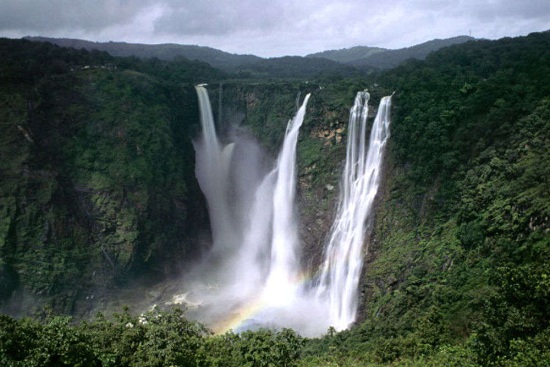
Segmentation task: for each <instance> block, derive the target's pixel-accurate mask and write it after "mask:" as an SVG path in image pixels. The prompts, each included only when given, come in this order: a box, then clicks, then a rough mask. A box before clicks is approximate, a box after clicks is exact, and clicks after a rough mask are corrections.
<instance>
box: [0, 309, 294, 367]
mask: <svg viewBox="0 0 550 367" xmlns="http://www.w3.org/2000/svg"><path fill="white" fill-rule="evenodd" d="M0 326H1V327H0V363H1V364H2V366H10V367H11V366H14V367H15V366H24V367H27V366H28V367H31V366H36V367H38V366H105V367H108V366H113V367H114V366H117V367H124V366H128V367H130V366H132V367H145V366H158V367H161V366H200V367H206V366H212V367H214V366H224V367H239V366H251V367H255V366H258V367H262V366H266V367H275V366H276V367H279V366H281V367H291V366H296V362H297V360H298V358H299V353H300V350H301V348H302V345H303V339H302V338H301V337H300V336H298V335H297V334H296V333H295V332H294V331H292V330H289V329H283V330H281V331H272V330H266V329H262V330H258V331H254V332H253V331H246V332H243V333H242V334H240V335H237V334H233V333H227V334H224V335H220V336H212V335H211V333H210V332H209V331H208V330H207V329H206V328H205V327H204V326H202V325H201V324H199V323H196V322H192V321H189V320H187V319H186V318H185V317H184V312H183V311H182V310H181V309H178V308H174V309H171V310H164V311H160V310H158V309H154V310H152V311H150V312H147V313H145V314H143V315H141V316H133V315H131V314H130V313H129V311H128V310H127V309H125V310H124V312H123V313H121V314H118V315H114V319H113V320H108V319H106V318H105V316H103V315H102V314H98V315H97V317H96V319H95V320H93V321H90V322H84V323H82V324H80V325H71V324H70V319H69V318H62V317H53V318H48V319H46V320H45V321H44V322H43V323H40V322H39V321H35V320H34V321H33V320H29V319H23V320H19V321H18V320H14V319H12V318H10V317H8V316H3V315H0Z"/></svg>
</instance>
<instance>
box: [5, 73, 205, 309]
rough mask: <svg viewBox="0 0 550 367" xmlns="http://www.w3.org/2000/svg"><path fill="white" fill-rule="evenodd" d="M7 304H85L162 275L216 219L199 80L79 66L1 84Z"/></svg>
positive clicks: (185, 257) (191, 251)
mask: <svg viewBox="0 0 550 367" xmlns="http://www.w3.org/2000/svg"><path fill="white" fill-rule="evenodd" d="M0 104H1V106H2V108H1V109H0V113H1V114H2V116H1V118H0V123H1V124H2V126H1V129H2V131H3V133H2V142H1V144H0V149H1V153H2V162H1V163H0V164H1V167H0V168H1V173H2V181H1V185H0V197H1V205H0V210H1V213H2V216H1V218H2V222H1V225H0V255H1V262H0V283H1V284H2V288H1V289H0V304H1V305H2V307H3V310H4V311H5V312H8V313H12V314H20V313H23V314H29V313H33V312H37V311H39V310H40V309H42V307H43V306H44V305H48V306H49V307H51V308H52V309H53V310H54V311H56V312H61V313H68V314H72V313H79V312H83V310H84V309H85V308H87V307H92V306H93V304H94V303H97V302H102V301H103V300H102V296H105V295H106V294H107V292H108V291H109V289H113V288H114V287H116V286H120V285H123V284H125V283H126V282H127V281H129V280H131V279H136V278H146V279H147V278H148V279H162V278H163V277H166V276H168V275H170V274H174V273H176V272H178V271H179V270H180V267H181V266H184V265H183V264H185V263H186V262H187V261H190V259H192V258H193V256H194V255H195V254H196V252H197V251H198V250H197V238H198V236H200V235H202V234H201V229H203V228H206V227H207V217H206V211H205V205H204V201H203V199H202V194H201V192H200V190H199V188H198V185H197V182H196V180H195V178H194V151H193V148H192V145H191V138H190V129H191V128H192V127H193V125H194V124H198V121H197V103H196V97H195V94H194V88H193V86H192V85H188V86H185V87H176V86H171V85H167V84H163V83H161V82H158V81H155V80H154V79H152V78H150V77H149V76H147V75H144V74H139V73H135V72H130V71H112V70H101V69H91V70H79V71H75V72H72V73H68V74H63V75H58V76H52V77H48V78H43V79H42V80H41V81H40V82H39V83H37V84H36V85H33V86H32V87H29V88H21V86H20V85H9V84H5V85H3V87H2V91H1V93H0Z"/></svg>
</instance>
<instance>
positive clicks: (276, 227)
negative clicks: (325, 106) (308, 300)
mask: <svg viewBox="0 0 550 367" xmlns="http://www.w3.org/2000/svg"><path fill="white" fill-rule="evenodd" d="M309 97H310V95H309V94H308V95H307V96H306V98H305V99H304V102H303V103H302V106H301V107H300V109H299V110H298V112H297V113H296V116H295V117H294V119H292V120H291V121H289V123H288V126H287V128H286V134H285V139H284V142H283V147H282V149H281V152H280V154H279V158H278V159H277V167H276V168H275V172H276V174H277V180H276V183H275V190H274V193H273V236H272V240H271V261H270V272H269V277H268V278H267V283H266V287H265V289H264V294H265V297H268V298H269V300H270V303H281V302H287V301H288V299H285V298H288V296H289V295H291V294H294V293H295V286H296V278H297V277H298V274H299V273H300V262H299V260H298V253H297V251H298V248H299V241H298V228H297V224H296V218H295V208H294V198H295V196H296V145H297V142H298V131H299V129H300V126H302V122H303V121H304V116H305V113H306V105H307V102H308V100H309Z"/></svg>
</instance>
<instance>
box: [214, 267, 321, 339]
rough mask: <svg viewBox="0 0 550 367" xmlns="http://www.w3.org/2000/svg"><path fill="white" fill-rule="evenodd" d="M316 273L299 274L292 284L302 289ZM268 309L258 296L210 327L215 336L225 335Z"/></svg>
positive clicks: (262, 298)
mask: <svg viewBox="0 0 550 367" xmlns="http://www.w3.org/2000/svg"><path fill="white" fill-rule="evenodd" d="M318 273H319V271H316V272H314V273H308V272H301V273H300V274H299V275H298V276H297V277H296V279H295V280H294V284H296V285H297V288H298V289H303V288H304V285H306V284H311V282H312V281H313V280H314V279H316V278H317V277H318ZM270 307H271V305H270V304H268V302H266V300H265V298H264V297H262V295H261V294H260V295H258V296H257V297H256V298H254V299H252V300H250V301H249V302H246V303H243V304H242V305H240V306H238V307H237V308H236V309H235V310H234V311H231V312H230V313H229V315H228V317H227V318H225V319H222V320H219V321H217V322H214V323H213V324H212V325H211V326H210V327H211V329H212V331H213V332H214V334H216V335H221V334H225V333H227V332H230V331H234V330H237V329H238V328H239V327H240V326H242V325H243V324H244V322H245V321H247V320H251V319H254V316H255V315H258V314H261V313H262V311H264V310H266V309H268V308H270Z"/></svg>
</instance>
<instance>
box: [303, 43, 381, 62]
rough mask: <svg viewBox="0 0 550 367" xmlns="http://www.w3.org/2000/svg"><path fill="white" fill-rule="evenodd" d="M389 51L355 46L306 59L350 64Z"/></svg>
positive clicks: (311, 55) (313, 55)
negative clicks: (319, 58)
mask: <svg viewBox="0 0 550 367" xmlns="http://www.w3.org/2000/svg"><path fill="white" fill-rule="evenodd" d="M385 51H389V50H388V49H386V48H380V47H367V46H355V47H351V48H342V49H340V50H328V51H323V52H317V53H314V54H309V55H307V56H306V57H321V58H324V59H329V60H332V61H337V62H341V63H344V64H345V63H350V62H353V61H357V60H362V59H367V58H369V57H371V56H372V55H375V54H378V53H381V52H385Z"/></svg>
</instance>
